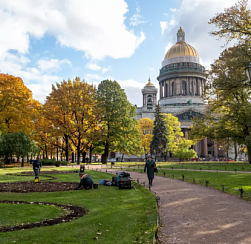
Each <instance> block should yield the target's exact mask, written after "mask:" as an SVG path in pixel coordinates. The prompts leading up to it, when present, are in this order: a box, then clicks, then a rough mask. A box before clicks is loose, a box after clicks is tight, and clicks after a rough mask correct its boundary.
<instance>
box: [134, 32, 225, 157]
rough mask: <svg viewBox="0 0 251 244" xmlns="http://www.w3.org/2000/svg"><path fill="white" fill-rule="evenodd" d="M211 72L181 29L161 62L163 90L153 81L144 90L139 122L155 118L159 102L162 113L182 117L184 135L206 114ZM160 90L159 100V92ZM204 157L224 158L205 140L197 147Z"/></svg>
mask: <svg viewBox="0 0 251 244" xmlns="http://www.w3.org/2000/svg"><path fill="white" fill-rule="evenodd" d="M207 76H208V73H207V71H206V69H205V67H204V66H203V65H202V64H201V61H200V57H199V54H198V52H197V51H196V49H195V48H194V47H192V46H191V45H189V44H188V43H186V41H185V32H184V30H183V29H182V28H181V27H180V29H179V30H178V32H177V43H176V44H175V45H174V46H172V47H171V48H170V49H169V50H168V51H167V53H166V55H165V57H164V60H163V61H162V63H161V68H160V71H159V76H158V77H157V80H158V82H159V88H158V89H157V88H156V87H155V86H154V85H153V84H152V83H151V80H150V79H149V80H148V83H147V84H146V85H145V87H144V88H143V89H142V95H143V106H142V107H137V109H136V113H137V115H136V119H137V120H139V119H141V118H146V117H147V118H150V119H154V111H155V106H156V105H157V103H158V102H159V104H160V106H161V111H162V113H170V114H172V115H173V116H176V117H178V120H179V122H180V124H181V129H182V131H183V133H184V136H185V137H187V133H188V130H189V128H190V127H191V124H192V118H193V117H194V116H199V115H203V113H204V110H205V107H206V106H207V105H206V103H205V102H204V99H203V95H204V90H205V84H206V79H207ZM158 90H159V100H157V93H158ZM193 149H194V150H195V151H196V152H197V155H198V157H200V158H206V159H208V158H210V157H214V158H216V157H218V156H223V155H224V154H223V152H222V155H219V154H221V152H220V151H219V148H218V146H217V144H216V143H214V142H211V141H208V140H207V138H204V139H203V140H201V141H197V142H196V144H195V145H194V146H193Z"/></svg>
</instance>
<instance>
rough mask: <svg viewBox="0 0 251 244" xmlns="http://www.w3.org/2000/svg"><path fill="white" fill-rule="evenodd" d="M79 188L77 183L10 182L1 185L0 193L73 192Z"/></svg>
mask: <svg viewBox="0 0 251 244" xmlns="http://www.w3.org/2000/svg"><path fill="white" fill-rule="evenodd" d="M77 186H78V183H75V182H36V183H35V182H33V181H26V182H8V183H0V192H17V193H28V192H55V191H72V190H74V189H75V188H76V187H77Z"/></svg>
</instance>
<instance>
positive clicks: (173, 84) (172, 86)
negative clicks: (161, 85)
mask: <svg viewBox="0 0 251 244" xmlns="http://www.w3.org/2000/svg"><path fill="white" fill-rule="evenodd" d="M172 96H174V82H172Z"/></svg>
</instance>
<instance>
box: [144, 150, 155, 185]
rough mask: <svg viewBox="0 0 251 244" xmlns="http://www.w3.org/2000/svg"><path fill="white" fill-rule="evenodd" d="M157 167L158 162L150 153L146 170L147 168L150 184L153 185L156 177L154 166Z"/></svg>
mask: <svg viewBox="0 0 251 244" xmlns="http://www.w3.org/2000/svg"><path fill="white" fill-rule="evenodd" d="M155 167H156V164H155V162H154V160H153V159H152V158H151V155H150V154H149V155H148V157H147V160H146V164H145V168H144V172H146V170H147V178H148V180H149V186H152V185H153V179H154V168H155Z"/></svg>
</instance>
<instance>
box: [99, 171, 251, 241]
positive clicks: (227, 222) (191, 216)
mask: <svg viewBox="0 0 251 244" xmlns="http://www.w3.org/2000/svg"><path fill="white" fill-rule="evenodd" d="M96 168H97V166H94V169H96ZM99 168H100V167H99ZM103 171H105V170H103ZM108 171H111V169H109V170H108ZM114 171H116V169H115V170H114ZM130 174H131V177H132V178H134V179H137V178H139V180H140V182H143V181H144V182H146V183H147V182H148V181H147V178H146V175H145V174H140V173H135V172H130ZM146 187H148V184H146ZM151 189H152V191H154V192H156V194H157V196H159V197H160V221H161V227H160V240H161V243H163V244H173V243H175V244H176V243H177V244H188V243H191V244H202V243H205V244H251V203H250V202H247V201H245V200H243V199H241V198H239V197H238V196H233V195H229V194H226V193H222V192H220V191H217V190H215V189H213V188H210V187H205V186H200V185H194V184H189V183H187V182H183V181H179V180H176V179H169V178H164V177H160V176H156V177H155V179H154V181H153V187H152V188H151Z"/></svg>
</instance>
